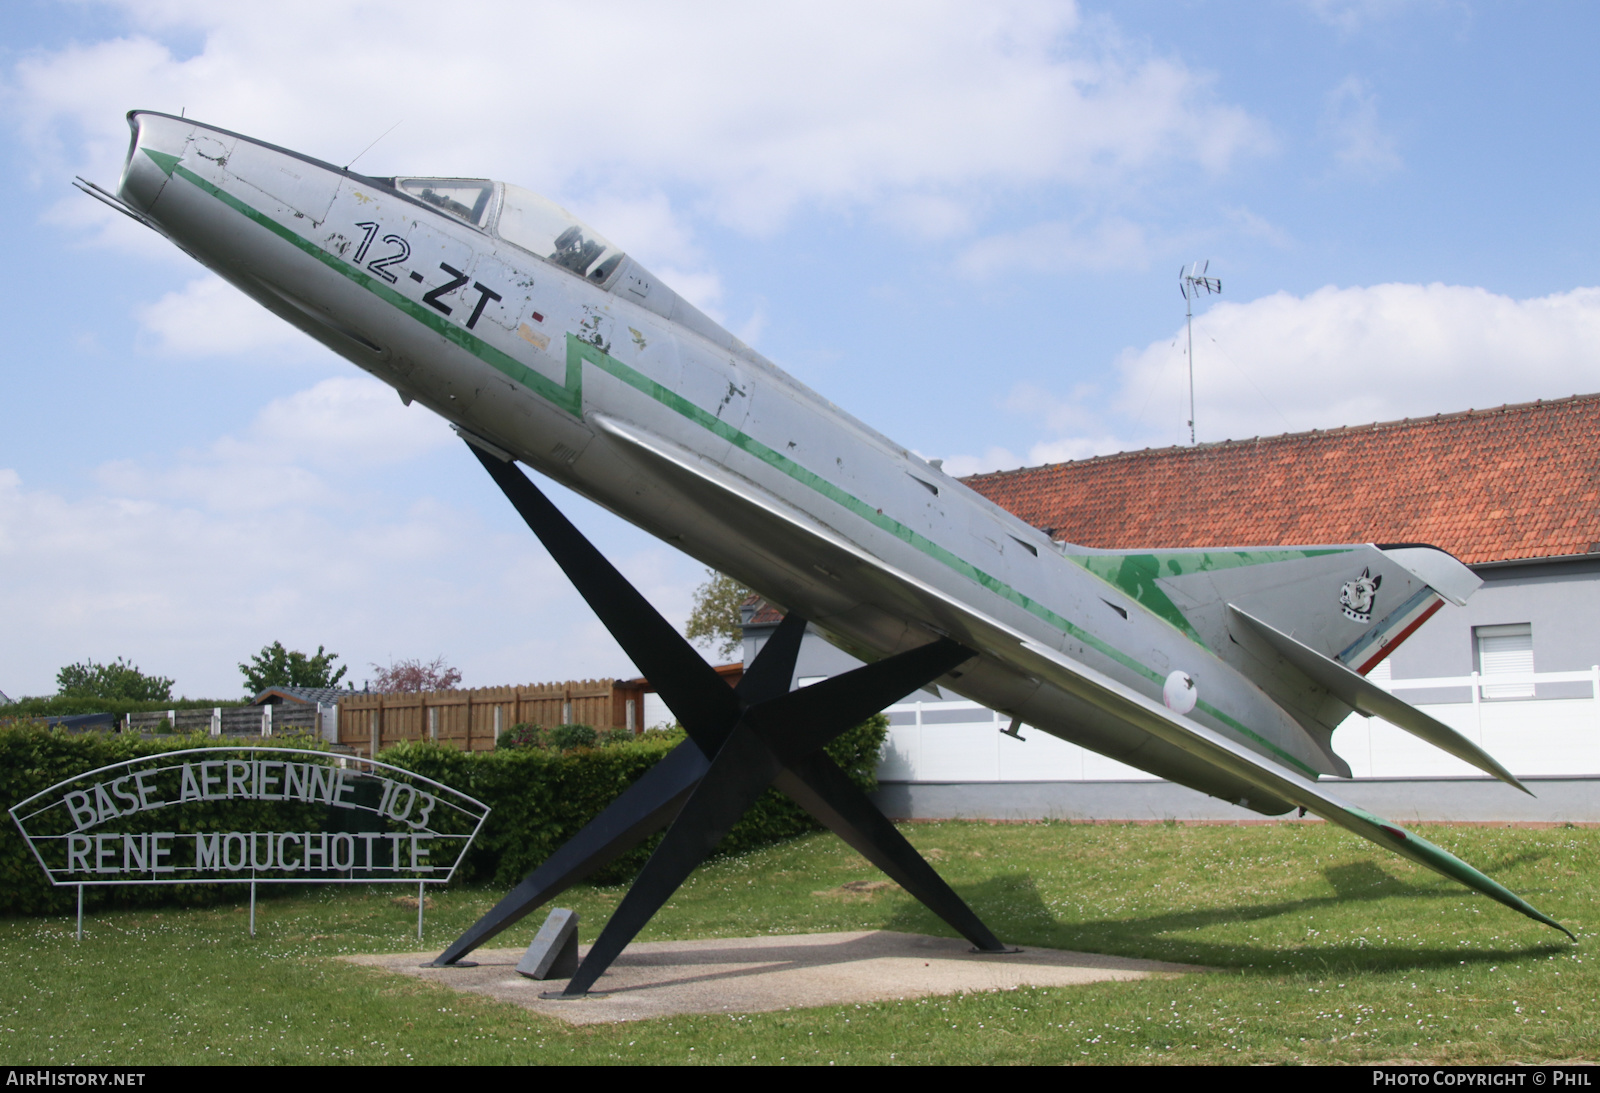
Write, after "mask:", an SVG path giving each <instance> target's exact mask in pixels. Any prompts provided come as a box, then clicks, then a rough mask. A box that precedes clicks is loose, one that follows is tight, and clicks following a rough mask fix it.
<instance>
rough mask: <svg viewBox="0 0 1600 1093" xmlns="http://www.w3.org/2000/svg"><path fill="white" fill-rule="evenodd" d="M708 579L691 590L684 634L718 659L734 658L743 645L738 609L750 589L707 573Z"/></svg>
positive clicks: (722, 575) (740, 618) (742, 632)
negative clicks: (708, 649)
mask: <svg viewBox="0 0 1600 1093" xmlns="http://www.w3.org/2000/svg"><path fill="white" fill-rule="evenodd" d="M706 577H708V578H709V579H708V580H707V581H706V583H705V584H703V585H701V586H700V587H699V588H697V589H695V590H694V610H693V611H691V612H689V625H688V626H686V627H684V634H685V636H687V637H688V639H689V640H690V641H692V642H695V643H696V644H699V645H706V646H709V647H710V649H711V651H712V652H714V653H715V654H716V655H718V656H721V657H732V656H737V655H738V653H739V648H740V646H741V645H742V644H743V643H744V619H743V618H742V617H741V616H740V614H739V606H740V605H741V604H742V603H744V601H745V600H747V599H749V598H750V590H749V589H748V588H746V587H745V586H744V585H742V584H740V583H739V582H738V581H736V580H734V579H733V578H732V577H729V576H726V575H724V574H721V573H716V572H713V571H712V570H709V569H708V570H706Z"/></svg>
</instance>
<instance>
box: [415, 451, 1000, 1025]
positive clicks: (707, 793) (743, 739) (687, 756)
mask: <svg viewBox="0 0 1600 1093" xmlns="http://www.w3.org/2000/svg"><path fill="white" fill-rule="evenodd" d="M472 452H473V454H474V455H476V456H477V457H478V461H479V462H481V463H482V464H483V466H484V469H485V470H487V471H488V472H489V475H490V477H492V478H493V479H494V480H495V483H496V484H497V485H498V486H499V487H500V489H501V490H502V491H503V492H504V493H505V495H506V497H507V498H508V499H509V500H510V501H511V503H512V505H514V506H515V507H516V509H517V512H518V513H519V514H520V515H521V516H522V518H523V519H524V520H525V521H527V524H528V527H529V528H531V529H532V530H533V533H534V534H535V535H537V536H538V537H539V540H540V542H542V543H543V544H544V545H545V548H546V549H547V550H549V551H550V554H551V556H552V557H553V558H554V559H555V561H556V564H557V565H559V566H560V567H561V569H562V571H563V572H565V573H566V575H567V577H568V578H569V579H570V580H571V581H572V583H573V584H574V585H575V586H576V587H577V589H578V591H579V593H580V594H582V596H583V598H584V599H585V600H586V601H588V603H589V606H590V607H592V608H593V609H594V611H595V613H596V614H597V615H599V617H600V621H601V622H603V623H604V624H605V626H606V628H607V629H608V630H610V631H611V634H612V636H613V637H615V638H616V639H617V641H618V643H619V644H620V645H621V646H622V648H623V650H624V651H625V652H626V653H627V654H628V656H629V657H630V658H631V659H632V660H633V662H634V665H635V666H636V667H637V668H638V669H639V671H640V672H641V673H642V674H643V675H644V676H645V678H646V679H649V680H650V681H651V684H652V685H653V686H654V687H655V689H656V693H657V694H659V695H661V698H662V700H663V701H665V702H666V704H667V707H668V708H669V709H671V710H672V712H673V713H674V714H675V715H676V716H677V718H678V721H679V723H680V724H682V725H683V727H684V729H685V730H686V731H687V733H688V735H689V739H688V740H686V741H684V742H683V743H682V744H680V745H678V747H676V748H675V749H673V750H672V752H670V753H669V754H668V755H667V757H666V758H665V759H663V760H661V762H659V763H657V764H656V766H655V767H654V768H653V769H652V770H651V771H650V772H649V773H648V774H646V775H645V776H644V777H643V778H641V779H639V780H638V781H637V782H635V783H634V784H633V785H632V786H630V787H628V789H626V790H625V791H623V792H622V793H621V794H620V795H619V796H618V797H617V799H616V800H615V801H613V802H612V803H611V804H610V805H609V806H608V807H607V808H606V809H605V810H604V811H603V812H601V813H600V815H599V816H597V817H595V818H594V819H593V820H591V821H590V822H589V824H588V825H587V826H586V827H584V828H583V830H582V831H580V832H578V834H577V835H575V836H573V838H572V839H571V840H569V841H568V842H567V843H566V845H564V846H562V847H561V849H559V850H557V851H556V852H555V853H554V854H552V855H551V856H550V858H549V860H547V861H546V862H545V863H544V864H543V865H541V866H540V867H539V868H537V869H535V870H534V871H533V872H532V873H530V874H529V875H528V876H527V878H526V879H524V880H523V881H522V883H521V884H519V885H517V886H516V887H515V888H514V889H512V890H511V891H510V892H509V893H508V894H507V895H506V896H505V898H504V899H502V900H501V901H500V902H499V903H497V904H495V906H494V907H493V908H492V909H490V911H489V912H488V913H487V914H485V915H484V916H483V917H482V918H481V919H479V920H478V921H477V922H476V923H474V924H473V926H472V928H471V929H469V930H468V931H467V932H466V933H464V934H462V935H461V936H460V937H459V938H457V939H456V941H455V943H454V944H452V945H451V946H450V947H449V948H448V949H446V950H445V951H444V952H443V953H441V954H440V955H439V956H438V958H437V959H435V960H434V964H435V965H447V964H454V963H455V962H456V961H458V960H460V959H461V958H462V957H464V956H466V955H467V954H468V953H470V952H471V951H472V950H473V949H475V948H477V947H478V946H480V945H482V944H483V943H484V942H486V941H488V940H489V939H490V938H492V937H494V936H495V935H496V934H498V933H500V932H501V931H502V930H504V929H506V928H507V927H509V926H511V925H512V924H514V923H515V922H517V921H518V920H519V919H521V918H523V917H524V916H526V915H527V914H529V913H530V912H532V911H533V910H535V909H536V908H538V907H539V906H540V905H541V904H544V903H546V902H548V901H549V900H551V899H554V898H555V897H556V896H557V895H559V894H560V893H561V892H563V891H565V890H566V889H567V888H569V887H571V886H572V885H574V884H576V883H578V882H579V881H581V880H582V879H583V878H585V877H587V876H589V875H590V874H592V873H594V872H595V871H596V870H598V869H600V868H601V867H602V866H604V865H606V864H607V863H608V862H611V861H613V860H615V859H616V858H617V857H618V856H620V855H621V854H624V853H626V852H627V851H628V850H630V849H632V848H633V847H634V846H637V845H638V844H639V843H640V842H642V841H643V840H645V839H646V838H648V837H649V836H651V835H652V834H654V833H655V832H657V831H659V830H661V829H662V828H663V827H665V828H667V833H666V836H665V837H664V838H663V839H662V841H661V844H660V845H659V846H658V847H657V848H656V850H655V853H654V854H652V855H651V857H650V860H649V861H648V862H647V863H646V864H645V867H644V869H643V870H641V871H640V873H639V876H638V877H637V878H636V879H635V880H634V882H633V886H632V888H631V889H630V890H629V891H628V894H627V896H626V897H624V898H623V901H622V903H621V905H620V906H618V907H617V910H616V912H615V913H614V914H613V915H612V916H611V919H610V921H609V922H608V923H607V924H606V927H605V929H604V930H602V931H601V933H600V936H599V938H598V939H596V941H595V944H594V947H593V948H591V949H590V951H589V953H588V955H587V956H586V957H585V958H584V960H583V963H582V964H580V965H579V967H578V971H577V974H576V975H575V976H574V977H573V978H572V980H571V981H570V982H569V983H568V985H567V988H566V990H565V991H563V992H562V994H561V997H565V998H578V997H582V996H583V995H584V994H585V993H587V992H588V990H589V988H590V987H592V986H593V985H594V983H595V981H596V980H597V979H599V978H600V976H601V974H602V973H604V971H605V970H606V968H607V967H609V966H610V964H611V962H612V961H613V960H615V959H616V957H617V955H618V954H619V953H621V952H622V950H623V948H624V947H626V946H627V944H628V942H629V941H632V940H633V938H634V936H635V935H636V934H638V932H639V930H640V929H642V928H643V927H644V925H645V923H647V922H648V921H650V918H651V916H652V915H654V914H655V913H656V911H658V910H659V909H660V908H661V906H662V904H664V903H666V901H667V900H668V899H669V898H670V897H671V896H672V893H673V892H675V891H677V889H678V886H679V885H681V884H682V883H683V882H684V880H685V879H687V877H688V876H689V874H690V873H691V872H693V871H694V869H695V867H696V866H698V865H699V864H700V863H701V862H702V861H704V860H705V858H706V856H707V855H708V854H710V853H711V851H712V850H714V849H715V848H716V845H717V843H719V842H720V841H721V840H722V838H723V836H725V835H726V834H727V833H728V831H729V830H730V829H731V828H732V827H733V825H734V824H736V823H737V822H738V820H739V817H740V816H742V815H743V814H744V812H745V810H746V809H748V808H749V807H750V806H751V805H752V804H754V803H755V801H756V799H757V798H759V797H760V796H761V794H762V793H763V792H764V791H765V790H766V788H767V786H769V785H776V786H777V787H778V788H779V789H780V790H781V791H782V792H784V793H785V794H787V795H788V796H789V797H790V798H792V799H793V800H794V801H795V802H796V803H797V804H799V805H800V806H801V807H802V808H804V809H805V810H806V811H807V812H809V813H810V814H811V815H812V816H813V817H815V818H816V819H817V821H818V822H820V823H821V824H823V825H824V826H825V827H827V828H829V829H830V830H832V831H834V832H835V833H837V834H838V835H839V836H840V837H841V838H842V839H844V840H845V842H847V843H849V844H850V845H851V846H852V847H854V848H855V849H856V850H857V851H859V852H860V853H861V855H862V856H863V857H865V858H866V859H867V860H868V861H870V862H872V863H873V864H874V865H876V866H877V867H878V868H880V869H882V870H883V871H884V872H885V873H886V874H888V875H889V877H891V878H892V879H893V880H894V881H895V882H896V883H898V884H899V885H900V886H901V887H903V888H905V889H906V891H908V892H910V893H911V894H912V895H913V896H915V897H916V898H917V899H919V900H921V901H922V902H923V903H924V904H926V905H927V907H928V908H929V909H930V910H932V911H933V912H934V913H935V914H937V915H938V916H939V917H940V918H942V919H944V921H945V922H947V923H949V924H950V926H951V927H953V928H954V929H955V930H956V931H957V932H959V933H960V934H961V935H962V936H963V937H965V938H967V940H969V941H971V942H972V944H973V945H974V946H975V947H976V948H977V949H978V950H980V951H983V952H994V953H1000V952H1009V951H1012V950H1009V949H1007V947H1006V946H1005V945H1003V944H1001V942H1000V941H999V939H997V938H996V937H995V936H994V934H993V933H991V932H990V931H989V929H988V927H986V926H985V925H984V924H983V923H982V922H981V921H980V920H979V919H978V916H977V915H975V914H973V912H972V909H971V908H969V907H968V906H967V905H966V903H965V902H964V901H963V900H962V899H961V897H960V896H958V895H956V893H955V892H954V891H953V890H951V888H950V886H949V885H947V884H946V883H945V882H944V880H943V879H942V878H941V877H940V876H939V875H938V873H936V872H935V871H934V869H933V867H932V866H930V865H929V864H928V863H927V861H925V860H924V859H923V857H922V856H921V855H920V854H918V853H917V851H916V849H915V848H914V847H912V845H911V844H910V843H909V842H907V841H906V839H905V837H904V836H902V835H901V834H900V832H899V831H898V830H896V828H895V826H894V825H893V824H892V823H890V822H889V820H888V818H887V817H885V816H884V815H883V813H881V812H879V811H878V809H877V807H876V806H875V805H873V803H872V802H871V801H870V800H868V799H867V796H866V795H865V794H864V793H862V792H861V791H860V790H859V789H858V788H856V786H855V785H854V784H853V783H852V782H851V781H850V780H849V778H847V777H846V776H845V773H844V772H843V771H842V770H840V769H839V767H838V765H837V764H836V763H834V762H833V760H832V759H830V758H829V757H828V756H827V754H826V753H825V752H823V751H822V747H823V745H825V744H827V743H828V742H829V741H831V740H833V739H834V738H835V737H837V736H838V735H839V734H841V733H843V732H845V731H846V730H848V729H849V728H851V727H852V726H854V725H857V724H860V723H861V722H862V721H863V720H865V719H866V718H868V717H870V716H872V715H873V714H875V713H877V712H878V711H880V710H882V709H883V708H884V707H885V706H888V705H890V704H892V703H894V702H896V701H898V700H899V699H901V698H902V697H904V696H905V695H907V694H910V693H911V692H912V691H915V690H917V689H918V688H919V687H923V686H926V685H927V684H929V683H931V682H933V681H934V680H935V679H937V678H939V677H940V676H941V675H944V674H945V673H946V672H948V671H950V670H951V669H952V668H955V667H956V666H958V665H960V664H962V663H963V662H965V661H966V660H968V659H970V658H971V657H972V655H973V654H972V652H971V650H969V649H967V648H965V647H964V646H962V645H960V644H958V643H956V642H954V641H950V640H949V639H941V640H939V641H935V642H933V643H931V644H929V645H924V646H922V647H921V648H918V649H912V650H910V651H908V652H905V653H901V654H898V655H897V656H893V657H889V658H887V659H885V660H882V661H879V662H878V663H876V664H870V665H867V666H865V667H862V668H857V669H856V670H855V671H852V672H847V673H845V674H844V675H841V676H835V677H834V678H832V679H828V680H824V681H823V682H821V683H818V684H815V685H813V686H810V687H806V688H804V689H802V690H799V691H792V692H791V691H790V690H789V682H790V680H791V679H792V678H793V676H794V665H795V660H796V658H797V657H798V655H799V652H800V639H801V638H802V637H804V635H805V628H806V623H805V620H803V619H801V618H799V617H797V616H796V615H794V614H793V613H791V614H790V615H789V616H788V617H786V618H785V619H784V620H783V622H782V623H781V624H780V625H779V626H778V629H777V630H776V631H775V632H774V633H773V635H772V637H771V638H769V639H768V640H767V643H766V645H765V646H764V647H763V648H762V650H761V652H760V654H758V655H757V657H756V659H755V660H754V661H753V662H752V663H751V665H750V667H749V670H748V671H746V672H745V675H744V678H743V679H742V680H740V682H739V685H738V686H737V687H736V688H735V687H729V686H728V684H727V683H726V682H725V681H724V680H723V679H722V678H721V677H720V676H718V675H717V673H716V672H715V671H713V670H712V668H711V666H710V665H709V664H707V663H706V662H705V660H704V659H703V658H702V657H701V656H700V654H699V653H697V652H696V651H695V650H694V648H693V647H692V646H691V645H690V644H689V643H688V642H687V641H685V640H684V639H683V637H681V636H680V635H679V634H678V632H677V631H676V630H674V629H673V628H672V626H671V625H670V624H669V623H668V622H667V621H666V620H665V619H664V618H662V617H661V615H660V614H659V613H658V612H657V611H656V610H655V608H653V607H651V606H650V604H649V602H648V601H646V600H645V598H644V597H643V596H641V595H640V594H639V593H638V591H637V590H636V589H635V588H634V587H633V586H632V585H631V584H629V583H628V581H627V580H626V579H625V578H624V577H623V576H622V574H620V573H618V572H617V570H616V569H615V568H614V567H613V566H612V565H611V563H610V562H608V561H606V560H605V558H604V557H603V556H602V555H601V554H600V552H599V551H598V550H596V549H595V548H594V546H593V544H591V543H590V542H589V541H588V540H587V539H585V538H584V537H583V535H582V533H580V532H579V531H578V529H577V528H575V527H573V526H572V524H571V523H570V522H569V521H568V520H567V519H566V517H564V516H563V515H562V514H561V512H560V511H559V510H558V509H557V508H556V507H555V506H554V505H552V504H551V503H550V501H549V499H548V498H546V497H545V496H544V494H542V493H541V492H539V490H538V489H537V488H536V487H535V486H534V485H533V483H532V482H530V481H529V480H528V478H527V476H526V475H524V474H523V473H522V472H521V471H520V470H518V469H517V467H516V466H514V465H513V464H511V463H507V462H504V461H503V460H500V459H498V458H496V457H495V456H493V455H490V454H488V453H486V452H484V451H483V450H481V449H479V448H478V447H477V446H475V445H473V446H472Z"/></svg>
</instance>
